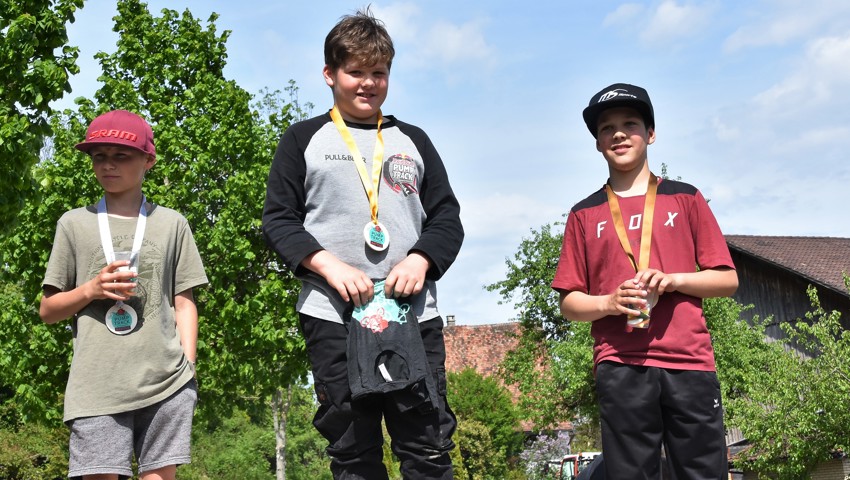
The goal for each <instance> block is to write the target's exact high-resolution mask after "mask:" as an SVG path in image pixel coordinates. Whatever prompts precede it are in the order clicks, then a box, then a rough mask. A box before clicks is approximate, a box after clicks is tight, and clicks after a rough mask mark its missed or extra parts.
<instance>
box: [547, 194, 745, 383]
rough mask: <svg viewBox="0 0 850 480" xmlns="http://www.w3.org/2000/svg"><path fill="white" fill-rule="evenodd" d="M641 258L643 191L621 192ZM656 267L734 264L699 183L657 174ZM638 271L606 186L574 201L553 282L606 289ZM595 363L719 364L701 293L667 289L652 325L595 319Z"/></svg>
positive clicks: (703, 367)
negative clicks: (630, 194) (621, 237)
mask: <svg viewBox="0 0 850 480" xmlns="http://www.w3.org/2000/svg"><path fill="white" fill-rule="evenodd" d="M618 200H619V203H620V209H621V211H622V213H623V222H624V223H625V227H626V232H627V234H628V237H629V241H630V243H631V248H632V251H633V252H634V254H635V256H636V260H638V261H639V259H638V258H637V257H638V256H639V255H640V242H641V229H642V225H643V224H642V217H643V207H644V200H645V196H644V195H640V196H635V197H618ZM649 266H650V268H655V269H658V270H660V271H662V272H664V273H682V272H695V271H697V269H700V270H705V269H709V268H717V267H730V268H734V264H733V263H732V257H731V256H730V254H729V248H728V247H727V245H726V241H725V240H724V238H723V234H722V233H721V231H720V227H719V226H718V224H717V220H716V219H715V218H714V215H713V214H712V213H711V210H710V209H709V207H708V203H707V202H706V200H705V198H704V197H703V196H702V194H701V193H700V192H699V190H697V189H696V188H695V187H693V186H691V185H688V184H686V183H683V182H678V181H673V180H663V179H659V183H658V194H657V197H656V201H655V214H654V219H653V228H652V247H651V252H650V260H649ZM634 275H635V271H634V267H632V264H631V262H630V261H629V258H628V257H627V256H626V253H625V252H624V251H623V247H622V245H621V244H620V240H619V238H618V236H617V231H616V230H615V228H614V223H613V219H612V217H611V211H610V209H609V207H608V198H607V195H606V193H605V189H604V187H603V188H602V189H600V190H598V191H596V192H595V193H594V194H592V195H590V196H589V197H587V198H586V199H584V200H582V201H581V202H579V203H578V204H576V205H575V206H574V207H573V208H572V210H571V211H570V214H569V216H568V217H567V225H566V228H565V231H564V243H563V246H562V248H561V256H560V259H559V261H558V267H557V270H556V272H555V279H554V280H553V282H552V288H554V289H556V290H559V291H564V292H569V291H578V292H583V293H587V294H589V295H607V294H610V293H611V292H613V291H615V289H617V288H618V287H619V285H620V284H622V283H623V282H624V281H625V280H627V279H629V278H633V277H634ZM591 334H592V336H593V339H594V346H593V360H594V368H595V366H596V365H598V364H599V362H602V361H606V360H607V361H613V362H618V363H624V364H629V365H645V366H652V367H661V368H670V369H679V370H700V371H714V370H715V365H714V350H713V348H712V346H711V337H710V335H709V332H708V329H707V327H706V325H705V317H704V316H703V311H702V299H700V298H697V297H692V296H690V295H685V294H683V293H679V292H670V293H665V294H664V295H661V297H659V299H658V304H657V305H655V307H654V308H653V309H652V315H651V322H650V326H649V328H648V329H637V328H636V329H633V330H632V331H628V329H627V328H626V316H625V315H609V316H607V317H605V318H602V319H599V320H597V321H594V322H593V325H592V327H591Z"/></svg>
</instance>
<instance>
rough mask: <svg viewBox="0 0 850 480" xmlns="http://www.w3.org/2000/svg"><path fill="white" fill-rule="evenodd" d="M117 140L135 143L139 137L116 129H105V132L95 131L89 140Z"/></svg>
mask: <svg viewBox="0 0 850 480" xmlns="http://www.w3.org/2000/svg"><path fill="white" fill-rule="evenodd" d="M108 137H112V138H117V139H120V140H127V141H129V142H135V141H136V140H137V139H138V138H139V136H138V135H136V134H135V133H133V132H128V131H126V130H116V129H111V130H107V129H103V130H95V131H93V132H91V134H90V135H89V140H93V139H95V138H108Z"/></svg>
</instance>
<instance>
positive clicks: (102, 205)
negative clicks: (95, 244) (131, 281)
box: [97, 195, 148, 305]
mask: <svg viewBox="0 0 850 480" xmlns="http://www.w3.org/2000/svg"><path fill="white" fill-rule="evenodd" d="M145 201H146V199H145V196H144V195H142V205H141V206H140V207H139V218H138V219H137V220H136V235H135V237H133V250H132V251H131V253H130V258H136V259H138V258H139V252H140V251H141V250H142V239H143V237H144V236H145V226H146V225H147V221H148V211H147V209H146V208H145ZM97 226H98V230H100V243H101V245H103V255H104V256H105V257H106V264H107V265H109V264H110V263H112V262H114V261H115V248H114V247H113V246H112V234H111V233H110V231H109V217H108V215H107V213H106V197H101V199H100V201H99V202H98V203H97ZM136 262H137V264H138V260H136ZM123 303H124V302H122V301H120V300H119V301H118V304H119V305H121V304H123Z"/></svg>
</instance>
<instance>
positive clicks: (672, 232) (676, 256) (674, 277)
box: [552, 84, 738, 479]
mask: <svg viewBox="0 0 850 480" xmlns="http://www.w3.org/2000/svg"><path fill="white" fill-rule="evenodd" d="M583 117H584V121H585V123H586V124H587V127H588V129H589V130H590V132H591V134H593V136H594V137H595V138H596V149H597V150H598V151H599V152H600V153H602V156H603V157H604V158H605V161H606V162H607V163H608V174H609V178H608V182H607V183H606V184H605V186H604V187H603V188H601V189H600V190H598V191H596V192H595V193H593V194H592V195H590V196H589V197H587V198H586V199H584V200H582V201H581V202H579V203H578V204H576V205H575V207H573V209H572V210H571V211H570V215H569V216H568V218H567V225H566V229H565V233H564V244H563V247H562V249H561V257H560V260H559V261H558V268H557V271H556V273H555V279H554V281H553V282H552V288H554V289H556V290H558V291H559V292H560V294H561V297H560V307H561V313H562V314H563V316H564V318H566V319H568V320H572V321H582V322H593V326H592V327H591V334H592V335H593V339H594V347H593V357H594V369H595V372H596V391H597V397H598V400H599V409H600V416H601V419H602V451H603V454H604V456H605V466H606V473H607V478H608V479H634V478H660V464H661V461H660V458H661V457H660V452H661V446H662V443H663V444H664V446H665V449H666V452H667V458H668V466H669V467H670V469H672V471H673V472H675V475H676V477H677V478H688V479H697V478H699V479H703V478H705V479H709V478H712V479H719V478H726V476H727V474H728V466H727V460H726V448H725V447H726V444H725V431H724V427H723V409H722V406H721V402H720V385H719V383H718V381H717V375H716V373H715V366H714V351H713V349H712V346H711V337H710V335H709V333H708V329H707V328H706V325H705V318H704V316H703V312H702V299H703V298H708V297H723V296H729V295H731V294H733V293H734V292H735V290H736V289H737V287H738V276H737V273H736V272H735V269H734V265H733V263H732V259H731V256H730V255H729V249H728V247H727V246H726V242H725V240H724V239H723V235H722V234H721V232H720V228H719V227H718V225H717V221H716V220H715V218H714V215H713V214H712V213H711V210H710V209H709V208H708V204H707V203H706V201H705V199H704V198H703V196H702V194H701V193H700V192H699V191H698V190H697V189H696V188H694V187H693V186H691V185H688V184H686V183H682V182H677V181H672V180H663V179H658V178H656V177H655V175H653V174H652V172H651V171H650V170H649V164H648V161H647V147H648V146H649V145H651V144H652V143H653V142H655V117H654V111H653V108H652V103H651V102H650V99H649V95H648V94H647V92H646V90H644V89H642V88H640V87H636V86H634V85H628V84H614V85H611V86H609V87H607V88H605V89H603V90H602V91H600V92H599V93H597V94H596V95H594V96H593V97H592V98H591V100H590V104H589V105H588V107H587V108H585V109H584V112H583ZM644 219H646V221H645V222H644Z"/></svg>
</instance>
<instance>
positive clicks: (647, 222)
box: [605, 172, 658, 272]
mask: <svg viewBox="0 0 850 480" xmlns="http://www.w3.org/2000/svg"><path fill="white" fill-rule="evenodd" d="M657 191H658V178H657V177H656V176H655V175H653V174H652V172H650V173H649V185H647V187H646V199H645V201H644V205H643V219H642V221H641V223H642V226H641V235H640V259H639V262H638V261H635V255H634V253H633V252H632V247H631V245H630V244H629V237H628V235H626V225H625V223H624V222H623V214H622V212H621V211H620V202H619V201H618V200H617V195H616V194H615V193H614V190H612V189H611V185H608V184H605V193H606V194H608V207H609V208H610V209H611V216H612V217H613V218H614V229H615V230H617V236H618V237H619V238H620V244H621V245H622V246H623V250H624V251H625V252H626V255H628V257H629V261H631V262H632V267H634V269H635V272H638V271H640V270H645V269H647V268H649V252H650V247H651V246H652V219H653V216H654V214H655V197H656V193H657Z"/></svg>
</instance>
